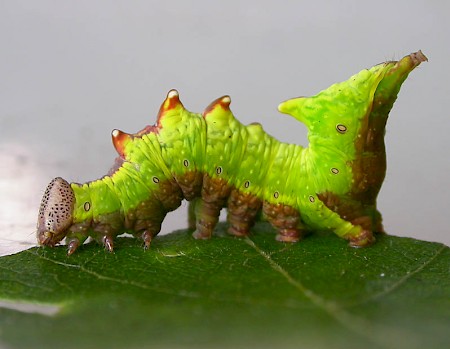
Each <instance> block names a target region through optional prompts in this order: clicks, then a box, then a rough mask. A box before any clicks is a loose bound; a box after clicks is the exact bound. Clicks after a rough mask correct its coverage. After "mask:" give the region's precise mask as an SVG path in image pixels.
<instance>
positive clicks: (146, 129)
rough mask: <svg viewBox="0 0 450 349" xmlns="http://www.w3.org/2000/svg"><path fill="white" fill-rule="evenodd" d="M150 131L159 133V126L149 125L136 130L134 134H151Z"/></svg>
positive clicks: (139, 135) (136, 135)
mask: <svg viewBox="0 0 450 349" xmlns="http://www.w3.org/2000/svg"><path fill="white" fill-rule="evenodd" d="M149 133H158V128H157V127H156V126H154V125H147V126H145V127H144V128H143V129H142V130H140V131H138V132H136V133H135V134H133V136H135V137H142V136H143V135H146V134H149Z"/></svg>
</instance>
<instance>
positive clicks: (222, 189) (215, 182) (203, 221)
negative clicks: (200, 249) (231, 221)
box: [194, 174, 232, 239]
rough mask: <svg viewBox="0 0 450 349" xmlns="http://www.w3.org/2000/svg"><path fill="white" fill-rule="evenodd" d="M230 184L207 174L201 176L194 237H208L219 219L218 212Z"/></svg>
mask: <svg viewBox="0 0 450 349" xmlns="http://www.w3.org/2000/svg"><path fill="white" fill-rule="evenodd" d="M231 188H232V187H231V186H230V185H229V184H228V182H227V181H226V180H225V179H223V178H212V177H210V176H209V175H208V174H205V175H204V176H203V186H202V192H201V198H199V200H198V201H197V202H196V204H195V205H196V207H195V214H196V216H197V223H196V229H197V230H196V232H195V233H194V237H195V238H196V239H208V238H210V237H211V235H212V231H213V229H214V227H215V226H216V224H217V222H218V221H219V214H220V210H221V209H222V207H224V206H225V204H226V201H227V199H228V197H229V196H230V192H231Z"/></svg>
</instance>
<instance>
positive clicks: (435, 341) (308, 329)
mask: <svg viewBox="0 0 450 349" xmlns="http://www.w3.org/2000/svg"><path fill="white" fill-rule="evenodd" d="M219 230H220V231H219V234H218V236H214V237H213V238H212V239H211V240H206V241H202V240H200V241H199V240H194V239H193V238H192V237H191V235H190V233H189V232H187V231H180V232H175V233H172V234H169V235H166V236H161V237H158V238H157V239H155V240H154V242H153V245H152V248H151V249H150V250H149V251H144V250H143V248H142V246H141V245H140V244H139V243H138V242H137V241H136V240H134V239H129V238H120V239H118V241H117V243H116V245H115V253H113V254H111V253H107V252H106V251H105V250H104V249H103V248H101V247H99V246H98V245H96V244H88V245H85V246H83V247H82V248H80V250H79V251H77V252H76V253H75V254H74V255H72V256H71V257H67V256H66V250H65V248H64V247H58V248H54V249H50V248H32V249H30V250H27V251H24V252H21V253H18V254H16V255H12V256H6V257H2V258H0V298H1V299H3V301H2V304H3V307H2V308H1V309H0V336H1V340H2V342H3V344H6V345H7V346H8V347H10V348H31V347H33V348H147V347H148V348H249V347H252V348H253V347H255V348H257V347H258V348H346V349H349V348H350V349H351V348H396V349H398V348H408V349H409V348H445V347H447V348H448V347H450V336H448V330H449V329H450V277H449V276H450V270H449V266H450V249H449V248H448V247H446V246H444V245H441V244H437V243H430V242H424V241H418V240H413V239H409V238H399V237H395V236H378V241H377V243H376V244H375V245H373V246H372V247H369V248H365V249H353V248H350V247H347V244H346V242H345V241H343V240H341V239H338V238H336V237H335V236H333V235H312V236H310V237H308V238H306V239H305V240H304V241H302V242H300V243H298V244H282V243H279V242H276V241H274V233H273V231H272V230H271V229H270V228H268V226H267V225H265V224H259V225H258V226H257V228H256V229H255V230H257V231H258V233H255V234H254V235H252V236H251V237H250V238H246V239H236V238H233V237H228V236H226V235H225V234H224V233H223V231H224V230H225V229H224V226H223V225H221V226H220V229H219ZM13 301H14V302H16V303H17V302H21V303H29V304H40V305H42V309H47V308H48V307H46V306H44V305H53V306H55V305H56V306H57V309H58V311H57V312H56V314H53V315H49V314H43V313H41V312H38V313H36V312H34V313H33V312H32V313H28V312H24V311H19V310H13V309H8V308H6V307H5V305H8V304H9V302H13ZM50 309H51V308H50Z"/></svg>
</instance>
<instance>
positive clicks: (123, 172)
mask: <svg viewBox="0 0 450 349" xmlns="http://www.w3.org/2000/svg"><path fill="white" fill-rule="evenodd" d="M424 61H427V58H426V57H425V55H423V53H422V52H421V51H418V52H416V53H413V54H411V55H409V56H406V57H404V58H403V59H401V60H400V61H398V62H394V61H390V62H386V63H382V64H379V65H376V66H374V67H373V68H371V69H366V70H362V71H361V72H359V73H358V74H356V75H354V76H352V77H351V78H350V79H349V80H347V81H345V82H342V83H338V84H334V85H332V86H331V87H329V88H328V89H326V90H324V91H322V92H320V93H319V94H317V95H316V96H313V97H309V98H306V97H302V98H294V99H290V100H288V101H286V102H283V103H281V104H280V105H279V107H278V109H279V111H280V112H282V113H286V114H290V115H292V116H293V117H294V118H296V119H297V120H299V121H301V122H303V123H304V124H305V125H306V126H307V127H308V139H309V147H307V148H304V147H301V146H298V145H294V144H286V143H281V142H279V141H277V140H276V139H274V138H273V137H271V136H269V135H268V134H267V133H265V132H264V130H263V128H262V127H261V125H260V124H257V123H253V124H250V125H247V126H244V125H242V124H241V123H240V122H239V121H238V120H236V119H235V118H234V116H233V114H232V113H231V111H230V109H229V105H230V102H231V100H230V97H228V96H224V97H221V98H219V99H217V100H216V101H214V102H213V103H211V104H210V105H209V106H208V107H207V108H206V110H205V111H204V112H203V114H195V113H191V112H189V111H187V110H186V109H185V108H184V107H183V105H182V104H181V102H180V99H179V95H178V92H177V91H175V90H171V91H170V92H169V93H168V95H167V98H166V99H165V101H164V102H163V104H162V106H161V109H160V111H159V114H158V118H157V122H156V124H155V125H154V126H147V127H145V128H144V129H143V130H141V131H139V132H137V133H135V134H127V133H124V132H122V131H119V130H113V131H112V140H113V143H114V146H115V148H116V150H117V152H118V153H119V157H118V158H117V159H116V161H115V165H114V166H113V168H112V169H111V170H110V172H109V173H108V174H107V175H106V176H104V177H103V178H101V179H98V180H95V181H92V182H88V183H84V184H78V183H70V184H69V183H68V182H67V181H65V180H64V179H62V178H59V177H58V178H55V179H53V180H52V181H51V182H50V184H49V185H48V187H47V189H46V191H45V194H44V197H43V199H42V202H41V206H40V210H39V217H38V223H37V239H38V242H39V243H40V244H41V245H47V246H54V245H55V244H57V243H58V242H60V241H61V240H62V239H63V238H64V237H65V238H66V243H67V245H68V254H69V255H70V254H72V253H74V252H75V250H76V249H77V248H78V247H79V246H80V245H81V244H82V243H83V242H84V241H85V240H86V238H87V237H88V236H91V237H92V238H94V239H95V240H97V241H98V242H100V243H102V244H103V245H104V246H105V247H106V248H107V250H109V251H112V250H113V239H114V237H115V236H117V235H118V234H121V233H123V232H125V231H127V232H131V233H132V234H133V235H134V236H136V237H139V238H141V239H142V240H143V241H144V246H145V248H148V247H150V243H151V241H152V239H153V238H154V237H155V236H156V235H157V234H158V233H159V231H160V228H161V223H162V221H163V219H164V217H165V215H166V214H167V212H169V211H172V210H174V209H176V208H177V207H178V206H180V204H181V201H182V200H183V199H186V200H188V201H190V202H191V205H190V217H191V218H190V227H191V228H195V232H194V234H193V236H194V237H195V238H197V239H207V238H210V237H211V234H212V231H213V229H214V227H215V225H216V224H217V222H218V217H219V212H220V210H221V209H222V208H223V207H227V209H228V221H229V233H231V234H233V235H236V236H246V235H248V234H249V230H250V228H251V227H252V225H253V224H254V222H255V218H256V216H257V214H258V213H259V212H260V211H261V210H262V212H263V215H264V216H265V217H266V218H267V220H268V221H269V222H270V223H271V224H272V225H273V226H274V228H275V229H276V230H277V233H278V234H277V240H279V241H284V242H296V241H298V240H300V238H301V237H302V236H303V235H304V234H305V233H306V232H308V231H317V230H324V229H326V230H331V231H333V232H334V233H336V234H337V235H338V236H339V237H342V238H344V239H346V240H348V241H349V243H350V245H351V246H354V247H361V246H367V245H370V244H371V243H373V242H374V240H375V239H374V235H373V233H374V232H382V231H383V227H382V224H381V215H380V213H379V212H378V211H377V208H376V197H377V194H378V192H379V190H380V187H381V184H382V182H383V180H384V176H385V172H386V154H385V146H384V130H385V125H386V121H387V117H388V114H389V111H390V110H391V108H392V106H393V103H394V101H395V99H396V98H397V94H398V92H399V90H400V86H401V85H402V83H403V81H404V80H405V79H406V77H407V76H408V74H409V73H410V72H411V71H412V70H413V69H414V68H415V67H416V66H418V65H419V64H420V63H421V62H424ZM194 216H195V218H193V217H194Z"/></svg>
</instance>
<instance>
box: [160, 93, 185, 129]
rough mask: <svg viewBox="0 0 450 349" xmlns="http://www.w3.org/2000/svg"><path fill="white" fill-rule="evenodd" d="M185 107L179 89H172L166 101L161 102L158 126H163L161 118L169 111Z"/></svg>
mask: <svg viewBox="0 0 450 349" xmlns="http://www.w3.org/2000/svg"><path fill="white" fill-rule="evenodd" d="M177 109H184V106H183V104H182V103H181V101H180V95H179V94H178V91H177V90H170V91H169V92H168V93H167V97H166V99H165V100H164V102H163V103H162V104H161V107H160V108H159V112H158V118H157V120H156V123H157V125H158V126H161V120H162V118H164V116H165V115H167V113H168V112H169V111H173V110H177Z"/></svg>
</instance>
